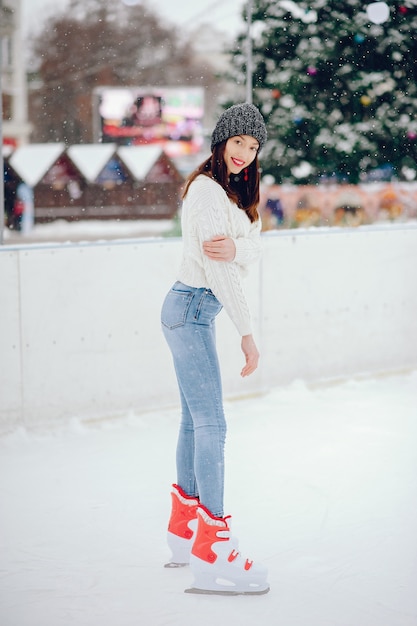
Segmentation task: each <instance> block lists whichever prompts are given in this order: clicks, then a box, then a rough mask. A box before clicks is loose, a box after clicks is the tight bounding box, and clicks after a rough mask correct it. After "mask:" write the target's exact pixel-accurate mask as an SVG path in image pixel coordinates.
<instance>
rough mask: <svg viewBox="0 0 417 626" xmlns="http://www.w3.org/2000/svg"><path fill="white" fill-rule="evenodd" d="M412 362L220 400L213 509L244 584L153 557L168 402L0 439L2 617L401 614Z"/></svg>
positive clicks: (396, 625)
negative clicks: (222, 496)
mask: <svg viewBox="0 0 417 626" xmlns="http://www.w3.org/2000/svg"><path fill="white" fill-rule="evenodd" d="M416 409H417V372H411V373H403V374H402V375H398V376H391V377H385V378H383V377H381V378H374V379H368V380H364V379H362V380H356V381H355V380H351V381H347V382H345V383H344V384H339V385H334V386H316V387H307V386H306V385H304V384H303V383H302V382H296V383H294V384H293V385H291V386H289V387H288V388H279V389H275V390H274V391H273V392H271V393H269V394H268V395H266V396H265V397H254V398H250V399H246V400H239V401H234V402H228V403H227V404H226V412H227V416H228V424H229V431H228V440H227V448H226V462H227V472H226V480H227V484H226V509H227V512H230V513H232V514H233V520H232V527H233V529H234V532H235V534H236V535H237V536H238V537H239V539H240V545H241V549H242V552H243V553H244V555H246V556H249V557H255V558H259V559H260V560H262V561H264V562H265V563H266V564H267V565H268V567H269V582H270V584H271V591H270V593H269V594H267V595H265V596H258V597H242V596H240V597H220V596H195V595H189V594H185V593H183V591H184V589H185V588H186V587H187V586H189V585H190V583H191V574H190V571H189V569H188V568H185V569H180V570H172V569H164V568H163V564H164V562H166V561H167V559H168V557H169V552H168V548H167V546H166V543H165V533H166V524H167V520H168V515H169V506H170V496H169V489H170V483H171V482H172V481H174V480H175V471H174V448H175V440H176V432H177V427H178V410H177V408H173V409H172V410H169V411H158V410H155V411H154V412H149V413H146V414H132V415H127V416H126V417H125V418H122V419H119V420H114V421H103V422H95V423H85V422H80V421H76V420H74V421H73V422H72V423H71V424H69V425H67V426H65V427H63V426H61V427H60V428H57V429H55V430H51V429H50V430H47V429H44V430H41V429H38V430H36V431H35V432H28V431H26V430H23V429H22V430H19V431H16V432H13V433H11V434H9V435H7V436H4V437H3V438H1V439H0V507H1V511H0V551H1V552H0V554H1V568H0V571H1V578H2V584H1V588H0V623H1V625H2V626H69V625H71V624H74V625H76V626H116V625H117V626H138V625H143V626H165V625H166V626H168V625H169V626H188V625H191V624H193V625H194V624H199V626H213V625H214V624H228V625H229V624H230V625H235V624H238V625H239V626H253V625H254V624H256V625H260V626H269V625H271V626H275V625H277V624H281V625H282V626H416V624H417V594H416V583H417V533H416V528H417V507H416V496H417V458H416V448H417V411H416Z"/></svg>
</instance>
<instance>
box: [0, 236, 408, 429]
mask: <svg viewBox="0 0 417 626" xmlns="http://www.w3.org/2000/svg"><path fill="white" fill-rule="evenodd" d="M263 244H264V253H263V257H262V260H261V262H260V263H259V265H257V266H255V267H254V268H253V269H252V272H251V275H250V277H249V279H248V283H247V287H248V292H249V297H250V304H251V307H252V310H253V317H254V323H255V334H256V338H257V340H258V343H259V347H260V351H261V361H260V367H259V370H258V371H257V373H256V374H254V375H253V376H252V377H249V378H247V379H244V380H242V379H241V378H240V375H239V372H240V369H241V367H242V365H243V355H242V353H241V351H240V339H239V336H238V334H237V331H235V329H234V327H233V325H232V323H231V322H230V320H229V319H228V317H227V315H226V314H225V313H224V312H222V313H221V315H220V316H219V318H218V333H217V337H218V346H219V352H220V358H221V367H222V373H223V379H224V391H225V395H226V397H228V398H231V397H234V396H242V395H245V394H255V393H263V392H265V391H268V389H270V388H272V387H275V386H280V385H285V384H288V383H290V382H291V381H293V380H295V379H302V380H304V381H306V382H316V381H323V380H327V379H339V378H346V377H351V376H355V375H358V374H377V373H385V372H396V371H399V370H403V369H412V368H416V367H417V324H416V314H417V276H416V271H417V225H415V224H409V225H401V226H396V225H389V226H385V227H380V228H377V227H372V226H369V227H360V228H358V229H316V230H305V231H297V230H292V231H275V232H270V233H268V234H266V235H264V236H263ZM180 254H181V242H180V241H179V240H178V239H142V240H141V239H139V240H124V241H111V242H97V243H80V244H60V245H58V244H57V245H32V246H14V247H12V246H4V247H2V248H0V279H1V295H0V311H1V325H0V428H1V430H2V431H5V430H10V429H14V428H16V427H19V426H25V427H28V428H30V427H33V426H35V425H38V424H39V423H42V422H50V421H62V420H67V419H69V418H72V417H76V418H81V419H98V418H105V417H113V416H118V415H123V414H126V413H128V412H130V411H132V412H135V413H138V412H142V411H145V410H153V409H155V410H158V409H161V408H164V407H167V406H169V405H171V406H172V405H176V404H178V392H177V387H176V381H175V377H174V372H173V366H172V362H171V355H170V353H169V351H168V348H167V346H166V344H165V341H164V338H163V335H162V333H161V330H160V321H159V317H160V307H161V303H162V300H163V298H164V296H165V293H166V291H167V290H168V289H169V287H170V286H171V284H172V283H173V282H174V280H175V270H176V268H177V266H178V264H179V259H180Z"/></svg>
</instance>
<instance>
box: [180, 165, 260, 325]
mask: <svg viewBox="0 0 417 626" xmlns="http://www.w3.org/2000/svg"><path fill="white" fill-rule="evenodd" d="M181 222H182V237H183V246H184V248H183V257H182V262H181V267H180V270H179V273H178V280H179V281H181V282H182V283H184V284H186V285H189V286H190V287H205V288H207V289H211V290H212V292H213V293H214V295H215V296H216V298H217V299H218V300H219V302H220V303H221V304H222V305H223V307H224V309H225V310H226V312H227V313H228V315H229V316H230V318H231V320H232V321H233V323H234V324H235V326H236V328H237V329H238V331H239V333H240V334H241V335H242V336H243V335H249V334H251V333H252V325H251V319H250V311H249V306H248V303H247V300H246V296H245V292H244V289H243V284H242V279H243V277H244V276H245V275H246V274H247V266H248V264H250V263H251V262H254V261H256V260H257V259H258V258H259V255H260V251H261V241H260V231H261V221H260V219H259V220H258V221H257V222H254V223H251V222H250V220H249V218H248V216H247V215H246V213H245V211H243V210H242V209H239V207H238V206H237V205H236V204H235V203H234V202H231V201H230V200H229V198H228V197H227V195H226V193H225V191H224V190H223V188H222V187H221V186H220V185H219V184H218V183H216V182H215V181H214V180H213V179H211V178H209V177H208V176H204V175H200V176H198V177H197V178H196V179H195V180H194V181H193V182H192V183H191V185H190V188H189V190H188V193H187V195H186V197H185V199H184V202H183V206H182V218H181ZM216 235H224V236H225V237H231V238H232V239H233V241H234V243H235V246H236V256H235V259H234V261H232V262H229V263H228V262H225V261H213V260H212V259H209V258H208V257H207V256H206V255H205V254H204V253H203V246H202V244H203V241H208V240H210V239H212V238H213V237H215V236H216Z"/></svg>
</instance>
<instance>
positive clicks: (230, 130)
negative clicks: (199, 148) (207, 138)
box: [211, 102, 267, 151]
mask: <svg viewBox="0 0 417 626" xmlns="http://www.w3.org/2000/svg"><path fill="white" fill-rule="evenodd" d="M236 135H250V136H251V137H255V139H257V140H258V141H259V149H261V148H262V146H263V145H264V144H265V142H266V137H267V134H266V126H265V122H264V119H263V117H262V115H261V114H260V112H259V111H258V109H257V108H256V106H254V105H253V104H249V103H247V102H244V103H242V104H234V105H233V106H231V107H230V108H229V109H226V111H224V112H223V113H222V114H221V116H220V118H219V121H218V122H217V124H216V127H215V129H214V130H213V134H212V136H211V150H212V151H213V148H214V146H216V145H217V144H218V143H221V142H222V141H226V140H227V139H229V138H230V137H235V136H236Z"/></svg>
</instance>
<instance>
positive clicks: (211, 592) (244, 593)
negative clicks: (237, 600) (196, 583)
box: [184, 587, 270, 596]
mask: <svg viewBox="0 0 417 626" xmlns="http://www.w3.org/2000/svg"><path fill="white" fill-rule="evenodd" d="M269 589H270V587H267V588H266V589H261V590H254V591H232V590H230V591H226V590H225V589H198V588H197V587H190V588H189V589H184V593H194V594H197V595H208V596H263V595H264V594H265V593H268V591H269Z"/></svg>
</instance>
